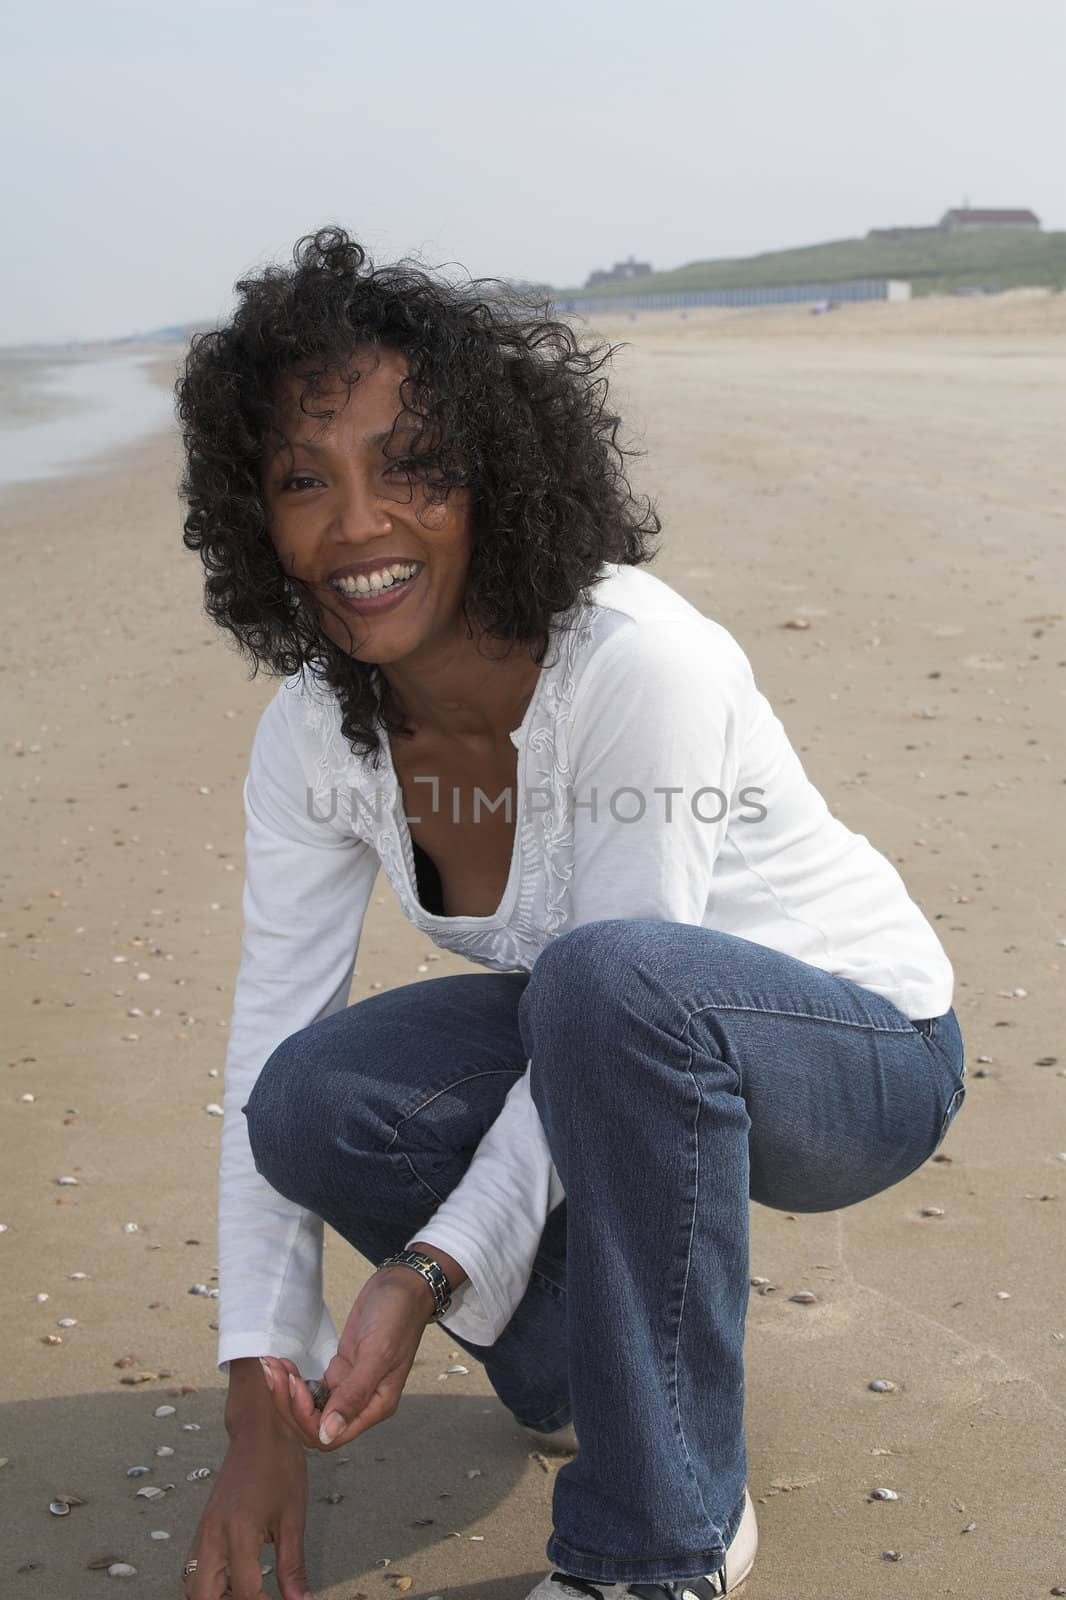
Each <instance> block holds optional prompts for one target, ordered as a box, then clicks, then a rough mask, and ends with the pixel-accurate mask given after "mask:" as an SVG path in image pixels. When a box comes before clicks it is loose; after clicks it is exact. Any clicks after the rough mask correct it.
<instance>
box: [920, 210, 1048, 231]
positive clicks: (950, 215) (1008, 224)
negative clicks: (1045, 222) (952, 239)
mask: <svg viewBox="0 0 1066 1600" xmlns="http://www.w3.org/2000/svg"><path fill="white" fill-rule="evenodd" d="M939 226H940V227H941V228H942V229H943V231H944V232H945V233H965V232H967V231H968V230H970V229H972V228H1021V229H1023V230H1025V231H1026V232H1028V233H1038V232H1039V231H1040V218H1039V217H1038V216H1037V215H1036V213H1035V211H970V210H958V211H945V212H944V215H943V216H942V217H941V219H940V223H939Z"/></svg>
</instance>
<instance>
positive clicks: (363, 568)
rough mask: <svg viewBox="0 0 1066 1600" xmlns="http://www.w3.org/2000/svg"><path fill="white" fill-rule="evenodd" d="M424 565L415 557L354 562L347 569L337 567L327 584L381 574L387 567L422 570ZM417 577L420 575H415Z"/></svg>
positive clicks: (388, 557) (390, 557)
mask: <svg viewBox="0 0 1066 1600" xmlns="http://www.w3.org/2000/svg"><path fill="white" fill-rule="evenodd" d="M423 565H424V563H423V562H421V561H416V560H415V558H414V557H413V556H378V557H377V558H376V559H375V560H373V561H352V562H349V564H348V565H347V566H346V567H336V568H334V570H333V571H332V572H331V573H330V574H329V576H328V578H327V579H326V582H327V583H336V581H337V579H338V578H358V576H359V574H360V573H361V572H362V573H365V574H366V576H367V577H369V576H370V574H371V573H372V572H381V571H382V570H383V569H384V568H385V567H394V566H404V567H418V568H419V570H421V568H422V566H423ZM415 576H416V577H417V576H418V573H415Z"/></svg>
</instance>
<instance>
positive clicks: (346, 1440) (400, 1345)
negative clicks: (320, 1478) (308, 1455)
mask: <svg viewBox="0 0 1066 1600" xmlns="http://www.w3.org/2000/svg"><path fill="white" fill-rule="evenodd" d="M433 1309H434V1300H433V1291H432V1289H430V1287H429V1285H428V1284H427V1283H426V1282H425V1281H424V1279H422V1278H421V1277H420V1276H419V1275H418V1274H417V1273H414V1272H412V1271H411V1270H410V1268H409V1267H403V1266H396V1267H386V1268H383V1269H381V1270H379V1271H378V1272H376V1273H374V1275H373V1277H371V1278H369V1279H368V1280H367V1282H366V1283H365V1284H364V1285H363V1287H362V1289H360V1291H359V1294H358V1295H357V1297H356V1301H355V1304H354V1305H353V1306H352V1309H351V1312H350V1314H349V1316H348V1320H347V1322H346V1323H345V1325H344V1331H343V1333H342V1334H341V1337H340V1341H339V1343H338V1346H337V1354H336V1355H335V1356H334V1357H333V1360H332V1361H331V1362H330V1364H329V1366H328V1367H327V1368H326V1371H325V1375H324V1379H323V1381H324V1383H325V1385H326V1387H327V1388H328V1389H329V1397H328V1399H327V1400H326V1404H325V1406H324V1408H323V1409H322V1410H321V1411H319V1410H316V1408H315V1403H314V1400H313V1398H312V1396H311V1391H310V1390H309V1389H308V1387H307V1385H306V1384H305V1383H304V1381H303V1379H302V1378H301V1376H300V1372H299V1370H298V1368H297V1366H296V1364H295V1362H293V1361H289V1360H287V1359H283V1358H278V1357H275V1356H268V1357H264V1358H261V1359H262V1365H263V1372H264V1374H265V1375H266V1378H267V1382H268V1384H269V1386H270V1389H271V1392H272V1394H273V1396H274V1404H275V1405H276V1406H277V1408H278V1411H279V1413H280V1415H281V1417H282V1419H283V1421H285V1422H286V1423H288V1425H289V1427H290V1428H291V1429H292V1430H293V1431H294V1432H295V1433H296V1434H297V1435H298V1436H299V1438H301V1439H302V1440H303V1442H304V1444H305V1445H307V1446H308V1448H310V1449H313V1450H338V1449H340V1447H341V1446H342V1445H346V1444H350V1443H351V1441H352V1440H353V1439H357V1438H358V1437H359V1435H360V1434H361V1433H365V1432H366V1431H367V1429H368V1428H372V1427H373V1426H374V1425H375V1423H378V1422H384V1421H385V1419H386V1418H387V1417H391V1416H392V1415H393V1413H394V1412H395V1410H396V1408H397V1406H398V1405H399V1403H400V1396H401V1395H402V1393H403V1386H404V1384H405V1383H406V1382H407V1375H408V1373H409V1372H410V1370H411V1367H412V1366H413V1364H414V1359H415V1355H416V1354H417V1351H418V1346H419V1343H420V1342H421V1339H422V1335H423V1333H424V1332H425V1330H426V1327H427V1326H428V1324H429V1322H430V1321H431V1320H432V1317H433Z"/></svg>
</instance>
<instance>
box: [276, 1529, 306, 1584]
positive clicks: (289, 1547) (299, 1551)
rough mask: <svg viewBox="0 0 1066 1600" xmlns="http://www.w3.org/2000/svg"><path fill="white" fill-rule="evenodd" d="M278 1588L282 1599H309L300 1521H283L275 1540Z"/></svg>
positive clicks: (302, 1531) (302, 1532)
mask: <svg viewBox="0 0 1066 1600" xmlns="http://www.w3.org/2000/svg"><path fill="white" fill-rule="evenodd" d="M275 1549H276V1551H277V1565H278V1571H277V1578H278V1588H279V1589H280V1590H281V1594H282V1600H311V1586H310V1584H309V1583H308V1581H307V1570H306V1568H305V1567H304V1530H303V1524H302V1523H300V1522H291V1523H289V1522H283V1523H282V1525H281V1528H280V1529H279V1531H278V1537H277V1540H276V1542H275Z"/></svg>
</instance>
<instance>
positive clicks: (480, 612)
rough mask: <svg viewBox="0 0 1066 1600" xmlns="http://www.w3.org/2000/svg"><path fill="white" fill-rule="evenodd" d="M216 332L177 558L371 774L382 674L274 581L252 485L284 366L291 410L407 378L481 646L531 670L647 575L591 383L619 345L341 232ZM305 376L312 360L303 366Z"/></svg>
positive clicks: (505, 291) (503, 287)
mask: <svg viewBox="0 0 1066 1600" xmlns="http://www.w3.org/2000/svg"><path fill="white" fill-rule="evenodd" d="M236 289H237V293H238V295H239V297H240V298H239V301H238V305H237V309H236V311H235V313H234V315H233V316H232V318H231V320H230V321H229V322H228V323H227V324H226V325H225V326H224V327H221V328H218V329H215V330H213V331H211V332H207V333H201V334H198V335H196V336H195V337H194V338H193V340H192V343H191V346H190V350H189V353H188V356H187V359H186V362H185V367H184V372H183V374H182V376H181V377H180V378H179V380H178V383H177V385H176V394H177V403H178V416H179V418H180V421H181V425H182V435H183V439H184V445H185V470H184V473H183V476H182V479H181V485H180V492H181V495H182V498H183V499H184V501H185V502H186V505H187V508H188V514H187V516H186V518H185V522H184V529H185V532H184V542H185V544H186V546H187V547H188V548H189V549H190V550H198V551H199V553H200V556H201V559H202V561H203V565H204V570H205V585H204V606H205V610H206V612H207V614H208V616H210V617H211V618H212V620H213V621H215V622H217V623H218V624H219V626H220V627H222V628H225V629H226V630H228V632H229V633H231V634H232V635H233V636H234V638H235V639H236V640H237V643H238V646H239V648H240V650H241V652H242V653H243V654H244V655H245V656H246V657H247V658H248V659H250V661H251V663H252V672H253V676H254V675H255V673H256V672H258V670H259V668H260V667H261V666H264V667H266V668H267V670H268V671H269V672H271V673H273V674H276V675H279V676H289V675H291V674H294V673H297V672H302V671H304V670H305V669H307V670H309V671H311V672H312V673H313V674H314V676H315V677H316V678H318V679H320V680H321V681H323V682H325V683H326V684H328V685H329V687H330V688H331V689H332V690H333V691H334V692H335V693H336V695H337V697H338V699H339V701H340V705H341V710H342V729H343V732H344V735H345V737H346V738H347V739H348V740H349V742H350V744H351V746H352V749H353V751H354V752H356V753H359V754H362V755H367V756H371V757H372V758H373V763H374V765H375V766H377V765H378V762H379V758H380V748H381V746H380V738H379V734H378V731H377V725H378V720H379V717H380V719H381V722H382V724H383V725H384V726H385V727H386V728H388V729H389V730H390V731H396V732H399V733H401V734H403V733H406V732H408V731H409V730H408V729H407V728H406V727H405V726H404V724H403V720H402V718H399V719H397V720H395V721H394V720H393V717H392V712H391V709H390V708H389V707H388V705H387V701H388V695H387V691H386V689H385V688H384V686H383V683H382V680H381V678H380V669H379V668H378V667H377V666H375V665H373V664H372V663H367V662H362V661H359V660H357V659H355V658H354V657H353V656H352V655H351V654H349V653H348V652H346V651H344V650H343V649H341V647H340V646H339V645H337V644H336V643H335V642H334V641H332V640H331V639H329V638H328V637H327V635H326V634H325V633H324V632H323V630H322V629H321V627H320V626H319V624H318V622H317V620H316V610H315V607H314V606H313V605H309V604H307V602H306V595H303V594H301V589H300V585H299V584H298V583H294V582H293V581H292V580H291V579H288V578H287V577H286V574H285V573H284V571H283V569H282V565H281V562H280V560H279V558H278V555H277V553H276V551H275V549H274V546H273V544H272V542H271V539H270V535H269V532H268V528H267V520H266V514H265V510H264V505H263V500H262V495H261V488H260V482H261V480H260V469H261V462H262V458H263V452H264V450H265V449H267V448H268V447H269V448H276V446H277V443H278V442H279V441H281V442H283V435H281V433H280V431H279V429H278V426H277V421H276V417H275V396H276V384H277V381H278V379H279V378H281V377H282V376H283V375H285V374H288V373H290V372H292V371H293V370H294V368H295V367H296V366H297V364H299V370H300V373H301V376H302V378H303V380H304V387H303V390H302V393H301V401H300V403H301V407H302V408H303V410H304V411H305V412H308V414H310V415H315V416H322V415H326V416H328V415H330V414H331V413H330V412H328V411H326V412H322V411H311V410H310V408H309V406H308V399H309V398H312V397H314V396H316V395H318V394H320V393H321V392H322V388H323V386H324V384H325V383H326V382H327V380H328V378H329V376H330V375H337V374H339V375H340V377H341V380H342V382H343V381H347V382H348V384H349V385H350V384H351V381H352V379H351V376H350V375H349V374H346V367H347V364H348V362H349V361H350V358H351V356H352V354H353V353H354V352H355V351H357V350H358V349H360V348H365V347H371V348H377V349H391V350H393V351H396V352H398V353H400V354H401V355H402V356H403V358H404V359H405V362H406V367H407V372H408V374H409V376H408V377H407V378H405V379H404V382H403V384H402V385H401V391H400V393H401V401H402V404H403V407H404V410H403V412H402V413H401V415H410V414H413V415H414V416H415V417H416V418H417V426H418V432H417V434H416V436H415V439H414V442H413V444H411V445H405V449H406V450H408V451H409V452H410V454H409V456H408V458H407V465H408V467H409V471H410V473H411V474H412V475H413V476H415V477H417V478H418V479H419V480H420V481H421V482H422V483H423V485H425V486H426V487H427V488H428V491H429V493H430V495H431V496H435V497H437V498H438V499H439V498H441V497H444V496H447V495H448V494H449V493H450V492H451V491H452V490H453V489H456V488H459V487H464V488H468V489H469V490H470V491H471V498H470V505H471V531H472V539H471V555H470V562H469V567H468V571H467V582H466V593H465V598H464V607H463V609H464V614H465V616H466V620H467V625H468V627H469V628H471V636H473V628H474V626H475V625H476V627H477V628H478V629H480V630H481V631H482V633H483V634H484V635H486V636H489V637H494V638H499V639H504V640H510V641H521V642H522V643H524V644H525V645H526V646H527V647H528V648H529V650H530V653H531V656H532V659H533V660H535V661H536V662H538V663H540V662H542V661H543V659H544V656H545V654H546V652H547V647H548V643H549V639H550V630H551V627H553V626H557V625H558V624H553V623H552V621H551V619H552V618H553V617H554V616H555V615H556V614H557V613H560V612H563V611H567V610H569V609H570V608H571V607H572V606H574V605H575V603H576V602H577V601H578V599H579V598H581V597H582V596H583V594H584V591H585V590H586V589H587V588H588V586H589V585H591V584H592V583H594V582H595V580H596V577H597V575H598V574H599V571H600V568H601V566H602V565H603V563H604V562H614V563H617V564H619V565H629V566H636V565H638V564H640V563H642V562H648V561H651V560H652V559H653V557H654V556H655V554H656V553H657V551H656V550H655V549H654V548H653V547H652V540H653V539H654V538H656V537H657V536H658V534H659V533H660V530H661V523H660V520H659V517H658V515H657V513H656V511H655V509H654V506H653V503H652V502H651V501H650V500H649V499H647V498H646V497H644V498H642V499H638V498H637V497H635V496H634V494H633V492H632V491H631V489H630V486H629V483H628V481H627V478H626V474H625V458H626V457H627V456H632V455H635V454H636V453H637V452H636V451H634V450H632V449H628V448H623V447H622V445H620V443H619V440H618V435H619V428H620V418H619V417H618V416H616V415H614V413H612V412H611V411H609V410H608V409H607V404H606V402H607V378H606V377H605V376H604V375H603V368H604V367H605V365H606V364H607V363H608V362H609V361H610V359H611V357H612V356H613V354H614V352H615V350H616V349H617V348H619V347H618V346H612V345H610V344H589V345H587V346H586V347H585V348H582V346H581V344H580V343H579V341H578V338H577V336H576V335H575V333H574V331H573V330H572V329H571V328H570V327H569V326H568V325H567V324H566V323H564V322H559V321H555V320H552V318H551V316H550V311H551V306H550V303H547V302H545V301H544V300H542V299H539V298H538V297H536V295H535V294H534V293H532V292H530V291H520V290H517V289H515V288H513V287H512V286H509V285H507V284H505V283H503V282H501V281H500V280H497V279H477V280H470V279H468V280H467V281H466V282H465V283H456V282H452V281H449V280H447V279H445V278H443V277H441V276H431V275H430V273H428V272H426V271H425V270H423V269H422V268H421V267H419V266H417V265H415V264H414V263H413V262H411V261H410V260H409V259H404V260H401V261H399V262H397V263H396V264H394V265H391V266H385V267H378V268H375V267H374V265H373V262H372V261H370V259H369V257H368V255H367V253H366V251H365V250H364V249H363V247H362V246H361V245H359V244H358V243H356V242H355V240H354V239H352V238H351V237H350V236H349V235H348V233H346V232H345V231H344V229H342V228H339V227H326V228H321V229H319V230H318V232H316V233H314V234H308V235H305V236H304V237H303V238H301V239H300V240H299V241H298V242H297V244H296V246H295V249H294V251H293V265H292V266H291V267H289V266H285V267H278V266H268V267H266V268H264V269H262V270H261V271H260V272H259V273H258V274H257V275H256V276H251V277H247V278H244V279H243V280H242V281H240V282H239V283H238V284H237V285H236ZM309 363H310V364H311V366H310V368H309Z"/></svg>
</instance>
